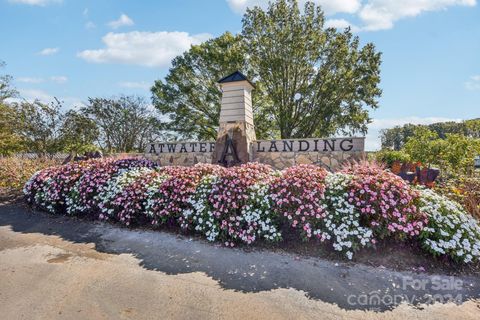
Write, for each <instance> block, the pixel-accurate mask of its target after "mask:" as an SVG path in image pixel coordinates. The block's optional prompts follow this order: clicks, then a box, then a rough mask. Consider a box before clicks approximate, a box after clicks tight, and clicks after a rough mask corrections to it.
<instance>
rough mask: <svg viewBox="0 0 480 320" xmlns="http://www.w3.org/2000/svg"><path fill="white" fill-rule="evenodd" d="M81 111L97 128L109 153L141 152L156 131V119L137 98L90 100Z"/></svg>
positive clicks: (157, 124)
mask: <svg viewBox="0 0 480 320" xmlns="http://www.w3.org/2000/svg"><path fill="white" fill-rule="evenodd" d="M82 112H83V113H84V114H85V115H87V116H88V117H90V118H91V121H93V122H94V123H95V124H96V126H97V127H98V128H99V130H100V144H101V146H102V147H103V148H104V149H105V150H106V151H108V152H113V151H115V152H131V151H143V150H144V149H145V147H146V144H147V143H148V142H149V141H151V140H153V139H154V138H155V135H156V134H157V132H158V130H159V125H160V124H159V121H158V119H157V118H155V117H154V115H153V112H152V111H151V110H149V107H148V104H147V102H146V101H145V99H143V98H140V97H135V96H121V97H119V98H110V99H106V98H89V104H88V105H87V106H86V107H84V108H82Z"/></svg>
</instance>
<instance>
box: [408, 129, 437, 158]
mask: <svg viewBox="0 0 480 320" xmlns="http://www.w3.org/2000/svg"><path fill="white" fill-rule="evenodd" d="M442 148H443V140H441V139H439V137H438V134H437V133H436V132H434V131H431V130H429V129H427V128H425V127H422V126H420V127H418V128H416V129H415V131H414V134H413V136H411V137H410V138H409V139H408V141H407V143H405V147H404V151H405V152H406V153H407V154H409V155H410V158H411V159H412V160H413V161H419V162H421V163H423V164H425V165H432V164H438V160H439V159H441V153H442Z"/></svg>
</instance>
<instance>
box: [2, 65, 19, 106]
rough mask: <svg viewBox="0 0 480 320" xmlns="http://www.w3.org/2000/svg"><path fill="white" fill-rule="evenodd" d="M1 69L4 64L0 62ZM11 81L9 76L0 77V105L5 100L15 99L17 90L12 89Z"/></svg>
mask: <svg viewBox="0 0 480 320" xmlns="http://www.w3.org/2000/svg"><path fill="white" fill-rule="evenodd" d="M3 67H5V62H3V61H1V60H0V68H3ZM12 79H13V78H12V76H11V75H8V74H5V75H0V105H2V103H3V102H4V101H5V100H6V99H8V98H15V97H16V96H17V95H18V92H17V90H16V89H15V88H13V87H12Z"/></svg>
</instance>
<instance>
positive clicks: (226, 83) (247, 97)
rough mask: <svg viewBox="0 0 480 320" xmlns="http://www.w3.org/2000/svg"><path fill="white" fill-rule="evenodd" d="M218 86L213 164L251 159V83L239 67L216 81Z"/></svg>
mask: <svg viewBox="0 0 480 320" xmlns="http://www.w3.org/2000/svg"><path fill="white" fill-rule="evenodd" d="M218 83H219V85H220V88H221V90H222V104H221V108H220V126H219V128H218V135H217V141H216V144H215V154H214V156H213V163H214V164H223V165H226V166H231V165H235V164H239V163H246V162H248V161H251V160H252V142H253V141H255V140H256V136H255V126H254V124H253V110H252V90H253V89H254V88H255V87H254V85H253V84H252V83H251V82H250V81H249V80H248V79H247V78H246V77H245V76H244V75H243V74H242V73H240V72H239V71H236V72H234V73H232V74H231V75H228V76H226V77H224V78H222V79H220V80H219V81H218Z"/></svg>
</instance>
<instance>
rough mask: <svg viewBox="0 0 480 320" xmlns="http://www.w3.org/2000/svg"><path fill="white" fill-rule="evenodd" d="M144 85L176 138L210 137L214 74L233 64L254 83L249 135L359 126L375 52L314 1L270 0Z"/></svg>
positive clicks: (374, 81) (371, 98)
mask: <svg viewBox="0 0 480 320" xmlns="http://www.w3.org/2000/svg"><path fill="white" fill-rule="evenodd" d="M172 64H173V66H172V68H171V69H170V71H169V73H168V75H167V76H166V77H165V80H164V81H162V80H159V81H157V82H156V83H155V86H154V87H153V88H152V92H153V101H154V104H155V106H156V107H157V108H158V109H159V110H160V111H161V112H162V113H163V114H164V115H167V116H168V117H169V119H170V126H169V128H170V129H171V130H172V131H174V132H177V133H178V134H179V135H180V136H181V137H182V138H200V139H202V138H214V137H215V136H216V130H217V127H218V118H219V111H220V97H221V94H220V91H219V90H218V88H217V86H216V80H218V79H219V78H221V77H222V76H225V75H227V74H229V73H230V72H232V71H235V70H240V71H242V72H243V73H244V74H246V75H247V77H249V78H250V79H252V80H253V81H254V82H255V84H256V90H254V95H253V106H254V117H255V124H256V127H257V128H256V131H257V136H258V137H259V138H268V137H272V136H275V137H279V136H280V137H282V138H290V137H297V138H299V137H310V136H329V135H333V134H336V133H351V134H354V133H357V132H360V133H365V132H366V130H367V124H368V123H369V121H370V118H369V115H368V107H370V108H376V107H377V103H378V102H377V98H378V97H379V95H380V94H381V90H380V89H379V88H378V83H379V81H380V76H379V73H380V71H379V70H380V54H379V53H377V52H376V51H375V48H374V46H373V45H372V44H367V45H365V46H363V47H361V46H360V44H359V39H358V37H354V36H353V35H352V33H351V31H350V30H348V29H346V30H345V31H343V32H337V31H336V30H335V29H332V28H330V29H325V28H324V16H323V12H322V10H321V8H320V7H319V6H315V5H314V4H313V3H311V2H307V3H306V5H305V8H304V10H300V9H299V7H298V4H297V1H294V0H289V1H286V0H278V1H276V2H274V3H271V4H270V6H269V8H268V10H262V9H261V8H258V7H255V8H253V9H249V10H248V11H247V13H246V14H245V16H244V18H243V30H242V33H241V34H240V35H235V36H234V35H232V34H230V33H225V34H223V35H222V36H220V37H218V38H215V39H212V40H209V41H207V42H205V43H203V44H201V45H198V46H192V48H191V49H190V50H189V51H188V52H186V53H184V54H183V55H181V56H179V57H177V58H175V59H174V60H173V63H172Z"/></svg>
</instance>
